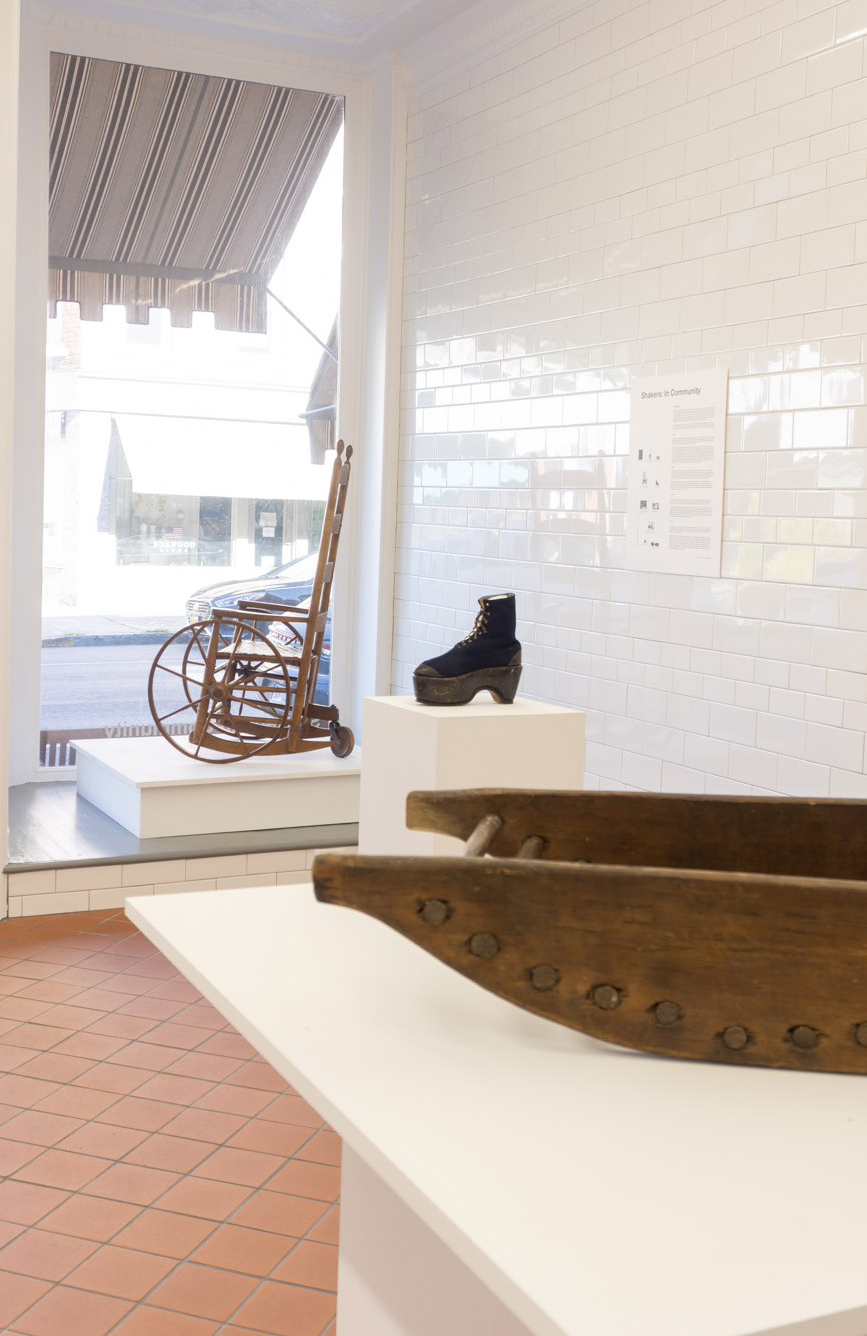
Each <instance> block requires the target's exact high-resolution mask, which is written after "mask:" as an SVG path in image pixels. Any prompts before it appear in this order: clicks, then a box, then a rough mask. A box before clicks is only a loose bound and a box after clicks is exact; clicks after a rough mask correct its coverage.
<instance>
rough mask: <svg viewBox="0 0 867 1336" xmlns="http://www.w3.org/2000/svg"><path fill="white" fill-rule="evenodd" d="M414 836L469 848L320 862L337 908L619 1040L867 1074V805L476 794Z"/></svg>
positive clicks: (321, 881)
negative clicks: (450, 839) (377, 922)
mask: <svg viewBox="0 0 867 1336" xmlns="http://www.w3.org/2000/svg"><path fill="white" fill-rule="evenodd" d="M407 825H408V826H409V827H410V829H413V830H425V831H437V832H441V833H445V834H448V835H452V836H455V837H457V838H458V839H460V840H464V841H466V842H467V847H466V850H465V854H466V856H465V857H463V858H461V857H450V858H405V857H370V856H368V857H363V856H358V857H352V856H338V855H328V854H325V855H320V856H319V857H318V858H317V859H316V861H315V863H314V865H313V880H314V888H315V892H316V895H317V897H318V898H319V899H320V900H322V901H326V902H328V903H331V904H338V905H345V906H348V907H351V908H354V909H360V910H363V911H364V912H365V913H367V914H371V915H373V917H375V918H378V919H381V920H382V922H384V923H387V924H388V925H389V926H390V927H392V928H395V929H396V930H397V931H398V932H401V933H403V934H404V935H405V936H406V937H409V938H410V939H411V940H412V941H414V942H416V943H417V944H418V945H419V946H422V947H424V948H425V950H427V951H430V952H431V953H432V954H433V955H435V956H437V957H438V958H439V959H440V960H442V961H444V962H445V963H446V964H448V965H451V966H452V967H453V968H454V969H457V970H459V971H460V972H461V973H462V974H464V975H466V976H467V977H468V978H470V979H472V980H474V981H475V982H476V983H479V984H481V985H482V987H484V988H488V989H490V990H491V992H494V993H497V994H499V996H501V997H504V998H507V999H508V1000H509V1001H510V1002H515V1003H517V1004H518V1005H519V1006H522V1007H525V1008H526V1009H527V1010H529V1011H533V1012H536V1013H538V1014H539V1015H541V1016H546V1017H548V1018H549V1019H551V1020H554V1021H559V1022H561V1023H562V1024H564V1025H569V1026H572V1027H574V1028H575V1029H578V1030H582V1031H584V1032H585V1033H587V1034H589V1035H593V1036H595V1037H596V1038H598V1039H603V1040H606V1041H607V1042H608V1043H613V1044H621V1045H624V1046H627V1047H629V1048H635V1049H640V1050H644V1051H646V1052H649V1053H659V1054H666V1055H668V1056H671V1057H680V1058H697V1059H705V1060H711V1061H717V1062H733V1063H740V1064H745V1065H755V1066H764V1067H788V1068H793V1069H796V1070H799V1071H826V1072H851V1073H859V1074H862V1073H867V802H863V801H857V800H852V801H838V800H833V799H832V800H818V799H817V800H813V799H798V798H779V799H777V798H757V799H754V798H723V797H719V798H717V797H681V796H676V795H663V794H658V795H657V794H642V793H595V792H586V793H585V792H578V793H575V792H538V791H524V790H511V791H510V790H496V789H484V790H482V789H476V790H469V791H465V792H435V793H411V794H410V795H409V798H408V800H407Z"/></svg>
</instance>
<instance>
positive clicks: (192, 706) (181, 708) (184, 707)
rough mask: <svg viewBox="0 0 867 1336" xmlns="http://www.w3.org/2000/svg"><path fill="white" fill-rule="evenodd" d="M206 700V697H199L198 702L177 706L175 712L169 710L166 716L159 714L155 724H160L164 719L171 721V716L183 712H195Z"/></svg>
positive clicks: (191, 701) (193, 701)
mask: <svg viewBox="0 0 867 1336" xmlns="http://www.w3.org/2000/svg"><path fill="white" fill-rule="evenodd" d="M207 699H208V698H207V696H200V697H199V699H198V700H188V701H187V703H186V705H179V706H178V708H177V709H176V710H170V711H169V713H168V714H161V715H160V717H159V719H158V720H157V723H158V724H161V723H163V722H164V721H165V720H166V719H171V718H172V716H173V715H176V714H182V713H183V711H184V710H197V709H198V707H199V706H200V705H201V703H202V701H203V700H207Z"/></svg>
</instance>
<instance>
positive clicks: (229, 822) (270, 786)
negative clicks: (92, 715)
mask: <svg viewBox="0 0 867 1336" xmlns="http://www.w3.org/2000/svg"><path fill="white" fill-rule="evenodd" d="M75 750H76V752H77V757H78V792H79V794H80V795H81V797H82V798H86V799H87V801H88V802H91V803H93V805H94V807H98V808H99V809H100V811H102V812H105V813H106V815H107V816H110V817H111V818H112V819H113V820H114V821H117V822H118V824H119V825H121V826H123V827H124V829H125V830H128V831H131V833H132V834H133V835H137V836H138V837H139V839H155V838H159V837H161V836H167V835H211V834H215V833H224V832H227V831H235V830H273V829H276V828H278V827H284V826H290V827H291V826H319V825H340V824H343V823H344V822H355V821H357V820H358V807H359V782H360V774H361V750H360V749H359V748H356V750H355V751H354V752H353V753H352V755H351V756H350V757H347V759H346V760H342V761H341V760H339V759H338V758H337V757H336V756H334V755H332V753H331V752H330V751H329V750H328V748H323V749H322V750H321V751H312V752H302V753H301V754H300V755H297V756H252V757H250V758H249V759H248V760H244V761H239V762H238V763H237V764H233V765H206V764H205V763H203V762H202V761H194V760H191V759H188V758H187V757H185V756H182V755H181V753H180V752H178V751H176V750H175V749H174V747H172V746H171V745H170V744H169V743H168V742H166V741H165V739H164V738H105V739H103V738H95V739H93V738H88V739H86V740H83V741H81V742H76V744H75Z"/></svg>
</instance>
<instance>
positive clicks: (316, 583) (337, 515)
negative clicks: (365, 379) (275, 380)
mask: <svg viewBox="0 0 867 1336" xmlns="http://www.w3.org/2000/svg"><path fill="white" fill-rule="evenodd" d="M336 448H337V457H336V459H335V460H334V466H333V469H332V472H331V486H330V488H329V492H328V501H327V503H326V506H325V516H324V519H323V521H322V537H321V538H320V541H319V557H318V560H317V562H316V574H315V576H314V577H313V589H312V592H311V596H310V616H309V617H308V619H307V625H306V627H305V628H304V638H303V644H302V650H301V663H300V666H299V668H298V688H299V689H298V690H296V692H295V699H294V700H293V702H292V716H291V719H290V724H289V728H290V734H291V736H292V737H293V738H296V737H300V736H301V735H302V733H303V731H304V726H305V723H306V722H307V720H308V718H309V711H310V707H311V705H312V704H313V699H314V696H315V694H316V682H317V678H318V676H319V662H320V659H321V657H322V646H323V643H324V640H325V628H326V625H327V622H328V609H329V606H330V603H331V585H332V582H333V579H334V566H335V562H336V559H337V546H338V541H339V538H340V531H341V529H342V527H343V513H344V510H345V508H346V493H347V489H348V485H349V474H350V472H351V465H350V462H349V461H350V458H351V455H352V446H351V445H350V446H346V447H344V443H343V441H338V442H337V447H336ZM302 688H303V694H302V690H301V689H302Z"/></svg>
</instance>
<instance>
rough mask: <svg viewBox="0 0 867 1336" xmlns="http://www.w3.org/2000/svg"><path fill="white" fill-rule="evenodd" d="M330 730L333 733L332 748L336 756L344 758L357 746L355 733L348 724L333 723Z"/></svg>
mask: <svg viewBox="0 0 867 1336" xmlns="http://www.w3.org/2000/svg"><path fill="white" fill-rule="evenodd" d="M329 732H330V733H331V750H332V751H333V752H334V755H335V756H339V757H340V759H341V760H342V759H343V758H344V756H348V755H349V754H350V752H351V751H352V748H353V747H354V746H355V734H354V733H353V731H352V729H351V728H348V727H347V726H346V724H332V725H331V727H330V729H329Z"/></svg>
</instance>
